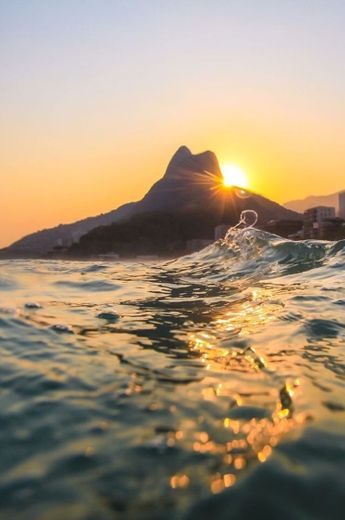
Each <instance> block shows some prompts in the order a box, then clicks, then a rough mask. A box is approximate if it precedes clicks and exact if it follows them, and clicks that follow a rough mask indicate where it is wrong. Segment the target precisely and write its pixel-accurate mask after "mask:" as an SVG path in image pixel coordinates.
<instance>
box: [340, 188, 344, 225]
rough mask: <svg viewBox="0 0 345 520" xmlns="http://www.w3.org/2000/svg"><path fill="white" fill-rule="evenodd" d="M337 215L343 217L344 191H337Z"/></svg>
mask: <svg viewBox="0 0 345 520" xmlns="http://www.w3.org/2000/svg"><path fill="white" fill-rule="evenodd" d="M339 217H340V218H343V219H345V191H341V192H340V193H339Z"/></svg>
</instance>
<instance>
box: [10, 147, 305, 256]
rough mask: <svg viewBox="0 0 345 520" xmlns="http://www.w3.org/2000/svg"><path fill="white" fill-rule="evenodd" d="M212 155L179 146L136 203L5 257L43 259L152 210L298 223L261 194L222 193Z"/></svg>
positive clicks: (46, 234)
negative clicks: (244, 214)
mask: <svg viewBox="0 0 345 520" xmlns="http://www.w3.org/2000/svg"><path fill="white" fill-rule="evenodd" d="M221 181H222V174H221V171H220V168H219V163H218V160H217V157H216V155H215V154H214V153H213V152H210V151H206V152H203V153H200V154H192V152H191V151H190V150H189V149H188V148H187V147H186V146H181V147H180V148H179V149H178V150H177V152H176V153H175V154H174V155H173V157H172V159H171V161H170V162H169V164H168V167H167V169H166V172H165V174H164V176H163V177H162V178H161V179H160V180H159V181H157V182H156V183H155V184H154V185H153V186H152V187H151V189H150V190H149V191H148V193H147V194H146V195H145V196H144V198H143V199H141V200H140V201H138V202H132V203H129V204H125V205H123V206H120V207H119V208H118V209H116V210H113V211H110V212H109V213H105V214H102V215H98V216H95V217H89V218H86V219H84V220H80V221H78V222H75V223H72V224H63V225H60V226H57V227H54V228H51V229H44V230H42V231H38V232H36V233H33V234H30V235H27V236H25V237H24V238H22V239H20V240H18V241H17V242H15V243H14V244H12V245H11V246H9V247H8V248H6V249H5V250H2V254H3V255H6V256H42V255H45V254H47V253H48V252H49V251H52V250H53V249H54V248H56V247H61V246H62V247H70V246H71V245H72V244H73V243H77V242H78V241H79V240H80V238H81V237H82V236H84V235H85V234H87V233H88V232H90V231H92V230H93V229H95V228H98V227H99V226H108V225H111V224H113V223H121V222H125V221H127V220H128V219H130V218H131V217H133V216H135V215H138V214H146V213H152V212H165V213H167V212H168V213H171V214H173V213H176V212H181V211H182V212H193V211H194V212H198V211H199V210H200V209H201V208H202V209H203V211H204V212H208V214H210V215H211V214H212V215H216V218H215V222H222V221H226V222H228V223H232V222H233V221H236V222H237V220H238V217H239V214H240V212H241V211H242V210H243V209H254V210H255V211H257V212H258V214H259V222H261V223H264V222H267V221H269V220H271V219H286V220H289V219H292V220H293V219H298V218H299V217H300V216H299V215H298V214H297V213H296V212H293V211H290V210H289V209H286V208H284V207H283V206H280V205H279V204H277V203H275V202H272V201H270V200H269V199H266V198H265V197H262V196H260V195H257V194H254V193H251V192H249V191H246V192H243V191H242V190H238V189H237V190H235V189H232V190H225V189H224V188H223V187H222V182H221Z"/></svg>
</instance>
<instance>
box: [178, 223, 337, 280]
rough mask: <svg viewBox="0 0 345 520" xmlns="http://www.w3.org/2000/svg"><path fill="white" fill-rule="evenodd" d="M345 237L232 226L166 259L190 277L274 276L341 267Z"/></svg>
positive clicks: (231, 278) (228, 278)
mask: <svg viewBox="0 0 345 520" xmlns="http://www.w3.org/2000/svg"><path fill="white" fill-rule="evenodd" d="M344 263H345V240H341V241H339V242H329V241H318V240H301V241H293V240H289V239H284V238H281V237H279V236H277V235H273V234H270V233H267V232H265V231H261V230H259V229H254V228H245V229H240V230H235V231H234V232H233V233H231V234H228V236H227V237H226V238H225V239H221V240H218V241H217V242H214V243H213V244H211V245H210V246H208V247H206V248H205V249H203V250H201V251H198V252H196V253H193V254H191V255H188V256H184V257H182V258H180V259H177V260H175V261H173V262H170V263H169V267H170V268H173V269H178V270H179V271H180V273H181V274H183V275H185V276H188V277H189V278H198V279H200V278H203V281H205V278H206V279H209V280H210V281H213V282H216V281H225V280H230V281H231V280H237V279H246V278H249V279H250V280H252V279H253V277H254V278H276V277H280V276H286V275H290V274H297V273H301V272H305V271H309V270H311V269H317V268H320V267H323V266H328V267H329V268H333V269H334V268H335V269H336V268H342V267H343V266H344Z"/></svg>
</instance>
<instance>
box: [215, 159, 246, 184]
mask: <svg viewBox="0 0 345 520" xmlns="http://www.w3.org/2000/svg"><path fill="white" fill-rule="evenodd" d="M220 169H221V171H222V175H223V184H224V186H225V187H227V188H229V187H231V186H236V187H238V188H248V186H249V179H248V176H247V174H246V173H245V171H244V170H242V168H240V167H239V166H237V165H236V164H223V165H222V166H221V168H220Z"/></svg>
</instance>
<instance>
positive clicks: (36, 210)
mask: <svg viewBox="0 0 345 520" xmlns="http://www.w3.org/2000/svg"><path fill="white" fill-rule="evenodd" d="M344 27H345V2H344V0H322V1H321V0H313V1H307V0H279V1H277V0H260V1H258V0H195V1H194V0H175V1H169V0H141V1H139V0H127V1H125V0H122V1H120V0H58V1H57V0H56V1H47V0H0V59H1V70H2V74H1V89H0V93H1V95H0V110H1V118H0V138H1V150H0V177H1V185H0V186H1V188H0V246H5V245H7V244H9V243H10V242H12V241H14V240H15V239H18V238H19V237H21V236H22V235H24V234H27V233H29V232H32V231H35V230H38V229H42V228H44V227H50V226H53V225H56V224H59V223H64V222H70V221H73V220H76V219H80V218H83V217H87V216H90V215H94V214H98V213H101V212H106V211H109V210H111V209H114V208H116V207H117V206H119V205H120V204H122V203H124V202H127V201H133V200H137V199H139V198H141V197H142V196H143V195H144V194H145V192H146V191H147V190H148V189H149V188H150V186H151V185H152V183H153V182H154V181H156V180H157V179H158V178H159V177H161V175H162V174H163V173H164V170H165V168H166V165H167V163H168V161H169V160H170V157H171V155H172V154H173V153H174V152H175V150H176V149H177V148H178V147H179V146H180V145H182V144H185V145H187V146H188V147H189V148H190V149H191V150H192V152H193V153H198V152H201V151H203V150H206V149H209V150H212V151H214V152H215V153H216V154H217V156H218V159H219V161H220V163H221V164H222V163H234V164H236V165H239V166H240V167H241V168H243V169H244V170H246V172H247V175H248V177H249V188H251V189H253V190H255V191H257V192H260V193H262V194H263V195H265V196H267V197H269V198H272V199H274V200H276V201H278V202H285V201H288V200H290V199H293V198H300V197H304V196H307V195H310V194H329V193H332V192H335V191H337V190H340V189H345V95H344V93H345V59H344V49H345V31H344Z"/></svg>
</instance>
